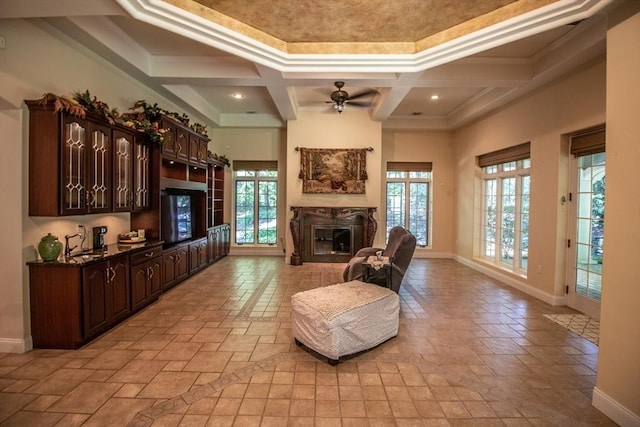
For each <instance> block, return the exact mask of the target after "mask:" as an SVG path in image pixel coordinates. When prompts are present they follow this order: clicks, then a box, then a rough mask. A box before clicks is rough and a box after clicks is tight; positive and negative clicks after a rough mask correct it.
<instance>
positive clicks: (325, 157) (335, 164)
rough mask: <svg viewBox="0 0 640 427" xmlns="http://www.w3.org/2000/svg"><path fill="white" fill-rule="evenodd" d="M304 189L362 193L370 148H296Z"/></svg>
mask: <svg viewBox="0 0 640 427" xmlns="http://www.w3.org/2000/svg"><path fill="white" fill-rule="evenodd" d="M298 150H299V151H300V175H299V178H300V179H302V192H303V193H316V194H318V193H331V194H364V193H365V185H364V182H365V181H366V180H367V151H371V150H372V148H344V149H343V148H299V149H298Z"/></svg>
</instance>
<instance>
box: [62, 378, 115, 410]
mask: <svg viewBox="0 0 640 427" xmlns="http://www.w3.org/2000/svg"><path fill="white" fill-rule="evenodd" d="M120 387H122V384H113V383H91V382H85V383H82V384H80V385H79V386H78V387H76V388H74V389H73V390H72V391H71V392H70V393H68V394H66V395H65V396H64V397H62V398H61V399H60V400H58V401H57V402H56V403H54V404H53V405H52V406H51V407H50V410H51V411H53V412H73V413H79V414H93V413H94V412H96V411H97V410H98V409H99V408H100V407H101V406H102V405H103V404H104V403H105V402H106V401H107V400H108V399H109V398H110V397H111V396H113V395H114V394H115V393H116V392H117V391H118V390H119V389H120Z"/></svg>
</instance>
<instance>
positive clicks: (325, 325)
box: [291, 280, 400, 365]
mask: <svg viewBox="0 0 640 427" xmlns="http://www.w3.org/2000/svg"><path fill="white" fill-rule="evenodd" d="M291 311H292V319H291V321H292V330H293V337H294V338H295V340H296V344H298V345H301V344H302V345H304V346H306V347H307V348H309V349H311V350H313V351H315V352H316V353H319V354H320V355H322V356H326V357H327V359H329V363H330V364H331V365H335V364H337V363H338V362H339V360H340V357H342V356H347V355H352V354H354V353H358V352H361V351H364V350H368V349H370V348H373V347H375V346H377V345H378V344H381V343H383V342H384V341H386V340H388V339H390V338H393V337H395V336H396V335H398V322H399V312H400V299H399V298H398V295H397V294H396V293H395V292H393V291H392V290H390V289H387V288H383V287H381V286H377V285H373V284H370V283H364V282H361V281H359V280H353V281H351V282H346V283H339V284H337V285H331V286H327V287H323V288H316V289H311V290H308V291H304V292H298V293H297V294H294V295H293V296H292V297H291Z"/></svg>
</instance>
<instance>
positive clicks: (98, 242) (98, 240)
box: [93, 225, 107, 251]
mask: <svg viewBox="0 0 640 427" xmlns="http://www.w3.org/2000/svg"><path fill="white" fill-rule="evenodd" d="M106 233H107V226H106V225H101V226H99V227H93V250H94V251H101V250H104V248H105V245H104V235H105V234H106Z"/></svg>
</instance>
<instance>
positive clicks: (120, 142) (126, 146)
mask: <svg viewBox="0 0 640 427" xmlns="http://www.w3.org/2000/svg"><path fill="white" fill-rule="evenodd" d="M133 142H134V136H133V135H132V134H129V133H126V132H122V131H119V130H118V131H114V132H113V143H114V147H113V162H114V163H113V211H114V212H127V211H130V210H131V208H132V206H133V189H132V186H133V179H132V176H131V175H132V157H133V156H132V153H133Z"/></svg>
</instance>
